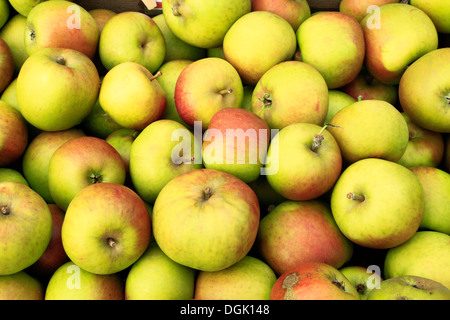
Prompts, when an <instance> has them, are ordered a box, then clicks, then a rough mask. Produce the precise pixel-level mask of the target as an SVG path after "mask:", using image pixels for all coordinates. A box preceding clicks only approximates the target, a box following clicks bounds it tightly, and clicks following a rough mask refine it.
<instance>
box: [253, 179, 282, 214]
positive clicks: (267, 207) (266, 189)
mask: <svg viewBox="0 0 450 320" xmlns="http://www.w3.org/2000/svg"><path fill="white" fill-rule="evenodd" d="M248 185H249V186H250V188H252V189H253V191H255V193H256V196H257V197H258V200H259V206H260V208H261V217H263V216H265V215H266V214H268V213H269V212H271V211H272V210H273V209H274V208H275V206H277V205H279V204H280V203H282V202H284V201H286V198H285V197H283V196H282V195H280V194H279V193H278V192H276V191H275V190H273V188H272V186H271V185H270V184H269V182H268V181H267V176H266V175H260V176H259V177H258V179H256V180H255V181H252V182H249V183H248Z"/></svg>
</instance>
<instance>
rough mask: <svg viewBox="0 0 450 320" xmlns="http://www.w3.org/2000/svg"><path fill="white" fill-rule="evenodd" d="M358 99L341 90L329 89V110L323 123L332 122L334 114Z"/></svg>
mask: <svg viewBox="0 0 450 320" xmlns="http://www.w3.org/2000/svg"><path fill="white" fill-rule="evenodd" d="M356 101H357V99H355V98H353V97H352V96H351V95H349V94H348V93H345V92H343V91H341V90H336V89H331V90H328V110H327V115H326V117H325V120H324V122H323V124H324V125H325V124H327V123H330V121H331V119H332V118H333V117H334V115H335V114H336V113H337V112H338V111H339V110H341V109H343V108H345V107H347V106H349V105H351V104H353V103H355V102H356Z"/></svg>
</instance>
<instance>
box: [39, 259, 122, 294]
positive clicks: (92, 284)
mask: <svg viewBox="0 0 450 320" xmlns="http://www.w3.org/2000/svg"><path fill="white" fill-rule="evenodd" d="M124 291H125V289H124V284H123V281H122V279H121V278H120V276H119V275H118V274H108V275H102V274H95V273H91V272H89V271H86V270H84V269H82V268H80V267H79V266H77V265H76V264H75V263H73V262H72V261H68V262H66V263H64V264H63V265H62V266H60V267H59V268H58V269H57V270H56V271H55V272H54V273H53V274H52V276H51V277H50V279H49V281H48V284H47V287H46V288H45V300H72V301H74V300H91V301H92V300H103V301H106V300H123V299H124Z"/></svg>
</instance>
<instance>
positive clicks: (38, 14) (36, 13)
mask: <svg viewBox="0 0 450 320" xmlns="http://www.w3.org/2000/svg"><path fill="white" fill-rule="evenodd" d="M75 8H76V9H75ZM78 14H79V15H78ZM74 18H75V19H74ZM71 24H73V26H72V25H71ZM77 24H79V25H77ZM98 41H99V30H98V27H97V23H96V22H95V20H94V18H93V17H92V16H91V15H90V14H89V12H88V11H86V10H85V9H84V8H83V7H81V6H80V5H78V4H76V3H74V2H71V1H63V0H62V1H44V2H41V3H39V4H37V5H36V6H34V7H33V8H32V9H31V11H30V12H29V14H28V16H27V23H26V30H25V48H26V50H27V53H28V55H29V56H31V55H32V54H33V53H35V52H37V51H39V49H42V48H66V49H73V50H77V51H79V52H81V53H83V54H85V55H86V56H87V57H88V58H90V59H92V58H93V57H94V55H95V52H96V51H97V46H98Z"/></svg>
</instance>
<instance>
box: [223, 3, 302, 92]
mask: <svg viewBox="0 0 450 320" xmlns="http://www.w3.org/2000/svg"><path fill="white" fill-rule="evenodd" d="M222 47H223V52H224V55H225V58H226V60H227V61H229V62H230V63H231V64H232V65H233V66H234V67H235V68H236V70H237V71H238V72H239V74H240V76H241V78H242V81H243V83H244V84H245V85H256V83H257V82H258V80H259V79H260V78H261V77H262V75H263V74H264V73H265V72H266V71H267V70H269V69H270V68H272V67H273V66H275V65H276V64H278V63H280V62H283V61H286V60H291V59H292V57H293V56H294V53H295V51H296V49H297V40H296V37H295V32H294V30H293V29H292V27H291V25H290V24H289V22H287V21H286V20H284V19H283V18H282V17H280V16H279V15H277V14H275V13H272V12H268V11H252V12H250V13H247V14H245V15H244V16H242V17H241V18H239V19H238V20H237V21H236V22H235V23H234V24H233V25H232V26H231V28H230V29H229V30H228V32H227V33H226V35H225V38H224V39H223V44H222Z"/></svg>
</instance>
